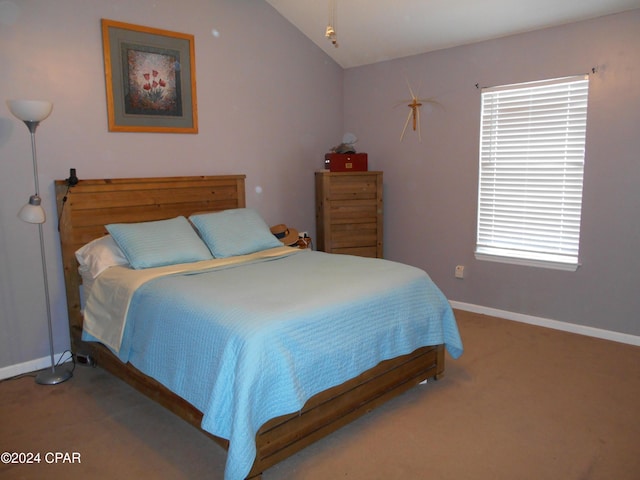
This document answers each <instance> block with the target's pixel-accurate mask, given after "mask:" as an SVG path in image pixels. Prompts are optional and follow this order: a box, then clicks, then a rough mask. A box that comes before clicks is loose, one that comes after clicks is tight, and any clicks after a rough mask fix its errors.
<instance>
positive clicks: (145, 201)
mask: <svg viewBox="0 0 640 480" xmlns="http://www.w3.org/2000/svg"><path fill="white" fill-rule="evenodd" d="M244 180H245V175H222V176H201V177H157V178H114V179H100V180H80V181H79V182H78V184H77V185H75V186H73V187H69V186H68V185H67V182H66V180H56V182H55V189H56V204H57V207H58V216H59V217H60V223H59V230H60V244H61V246H62V264H63V268H64V280H65V285H66V291H67V308H68V311H69V327H70V333H71V341H72V347H73V345H74V344H76V343H78V342H79V340H80V334H81V332H82V314H81V312H80V284H81V278H80V274H79V273H78V262H77V260H76V257H75V252H76V250H77V249H78V248H80V247H81V246H83V245H84V244H86V243H88V242H90V241H91V240H93V239H95V238H99V237H101V236H102V235H105V234H106V233H107V230H106V229H105V225H108V224H110V223H131V222H147V221H152V220H162V219H166V218H173V217H177V216H178V215H184V216H185V217H188V216H189V215H191V214H192V213H195V212H200V211H219V210H226V209H229V208H243V207H245V190H244Z"/></svg>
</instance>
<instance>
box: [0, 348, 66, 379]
mask: <svg viewBox="0 0 640 480" xmlns="http://www.w3.org/2000/svg"><path fill="white" fill-rule="evenodd" d="M63 355H67V356H69V352H68V351H67V352H63V353H58V354H56V355H54V356H53V359H54V360H55V362H56V363H58V362H59V361H60V358H61V357H62V356H63ZM69 361H71V357H70V356H69V359H68V360H66V361H65V362H63V363H66V362H69ZM50 366H51V356H49V355H47V356H46V357H42V358H36V359H34V360H29V361H28V362H24V363H18V364H16V365H9V366H8V367H3V368H0V380H4V379H5V378H11V377H15V376H16V375H22V374H23V373H30V372H35V371H38V370H42V369H43V368H47V367H50Z"/></svg>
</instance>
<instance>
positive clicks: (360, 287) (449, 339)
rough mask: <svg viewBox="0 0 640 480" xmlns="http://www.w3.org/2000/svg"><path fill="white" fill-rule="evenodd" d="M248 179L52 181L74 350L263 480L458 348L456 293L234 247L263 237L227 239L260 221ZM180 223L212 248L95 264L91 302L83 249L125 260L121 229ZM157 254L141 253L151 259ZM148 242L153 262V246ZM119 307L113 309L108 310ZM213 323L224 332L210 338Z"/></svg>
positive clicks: (230, 468)
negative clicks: (114, 247)
mask: <svg viewBox="0 0 640 480" xmlns="http://www.w3.org/2000/svg"><path fill="white" fill-rule="evenodd" d="M244 180H245V177H244V175H223V176H197V177H162V178H134V179H98V180H81V181H80V182H79V183H78V184H77V185H75V186H72V187H70V186H68V185H67V183H66V181H63V180H59V181H56V182H55V189H56V197H57V206H58V213H59V222H60V223H59V227H60V228H59V229H60V240H61V248H62V260H63V267H64V277H65V284H66V293H67V306H68V312H69V326H70V334H71V342H72V349H73V351H74V352H76V353H83V354H85V355H89V356H90V357H91V358H92V359H94V360H95V361H96V362H97V364H98V365H99V366H101V367H102V368H104V369H105V370H107V371H109V372H111V373H112V374H114V375H116V376H117V377H120V378H121V379H123V380H124V381H126V382H127V383H129V384H131V385H132V386H134V387H135V388H137V389H138V390H140V391H141V392H142V393H144V394H146V395H147V396H149V397H150V398H151V399H153V400H155V401H157V402H158V403H160V404H161V405H163V406H165V407H166V408H168V409H169V410H171V411H172V412H174V413H175V414H177V415H179V416H180V417H182V418H183V419H185V420H186V421H187V422H189V423H191V424H192V425H194V426H195V427H197V428H199V429H201V430H202V431H203V432H205V433H206V434H207V435H209V436H210V437H211V438H212V439H213V440H215V441H216V442H217V443H219V444H220V445H222V446H223V447H224V448H226V449H227V450H228V460H227V465H226V468H225V478H226V479H229V480H235V479H238V478H259V477H260V476H261V474H262V472H263V471H264V470H265V469H267V468H269V467H270V466H272V465H274V464H276V463H277V462H279V461H281V460H283V459H284V458H286V457H288V456H290V455H292V454H293V453H295V452H296V451H298V450H300V449H302V448H304V447H305V446H307V445H309V444H310V443H312V442H314V441H316V440H318V439H320V438H322V437H324V436H326V435H327V434H329V433H331V432H332V431H334V430H336V429H337V428H340V427H341V426H343V425H345V424H347V423H349V422H351V421H352V420H354V419H356V418H358V417H359V416H361V415H363V414H365V413H366V412H368V411H370V410H371V409H373V408H375V407H376V406H378V405H380V404H382V403H384V402H386V401H387V400H389V399H390V398H393V397H394V396H396V395H399V394H400V393H402V392H404V391H406V390H407V389H409V388H411V387H413V386H414V385H416V384H418V383H421V382H423V381H424V380H426V379H429V378H434V379H437V378H439V377H441V376H442V375H443V374H444V358H445V355H444V352H445V345H446V348H447V349H448V350H449V352H450V353H451V355H452V356H454V357H457V356H459V355H460V354H461V353H462V343H461V341H460V337H459V334H458V330H457V327H456V325H455V319H454V318H453V313H452V311H451V308H450V307H449V305H448V302H446V299H445V298H444V296H443V295H442V293H441V292H440V291H439V290H438V289H437V287H435V285H433V284H432V282H431V280H430V279H428V276H427V275H426V274H425V273H424V272H422V271H420V270H418V269H414V268H413V267H408V266H402V265H400V264H396V263H395V262H388V261H386V260H381V259H365V258H362V257H351V256H339V255H335V254H326V253H323V252H314V251H311V250H300V249H295V248H292V247H284V246H281V245H280V244H279V243H278V242H277V241H276V242H275V244H272V243H269V240H268V239H266V238H264V239H263V240H264V242H266V243H265V244H264V246H263V247H261V248H259V249H258V250H257V251H249V250H251V249H249V250H247V251H243V250H240V251H236V250H235V249H236V247H237V246H238V245H244V243H246V242H249V243H250V244H252V246H253V244H254V243H255V242H256V241H257V240H256V239H257V238H261V237H260V235H259V234H256V235H251V236H250V239H243V237H242V235H241V234H238V235H236V237H233V238H234V241H233V242H231V241H227V242H226V243H221V242H220V240H219V237H216V235H217V233H216V232H219V231H220V230H221V228H220V226H221V225H224V226H225V227H228V228H225V231H228V232H235V233H237V232H236V230H234V227H235V224H234V223H233V222H237V221H238V220H237V219H238V218H240V219H241V220H243V221H244V220H245V219H246V218H250V219H253V217H252V216H251V215H255V212H253V211H252V210H251V209H247V208H246V205H245V192H244ZM213 212H216V213H213ZM233 215H236V216H233ZM237 215H241V216H240V217H238V216H237ZM247 215H249V217H247ZM177 218H185V219H189V220H190V222H191V224H190V225H189V228H192V227H195V228H194V230H195V231H197V232H198V234H199V235H198V237H199V238H200V239H202V240H203V241H205V243H206V242H207V241H208V242H209V243H208V244H207V247H209V250H211V251H212V252H215V255H211V257H212V258H209V257H206V253H205V254H203V255H205V257H202V258H201V257H197V258H195V259H192V258H189V259H186V260H185V259H184V258H182V259H181V260H180V261H171V262H168V264H167V265H164V264H160V265H159V264H153V263H152V264H148V265H147V264H142V265H135V268H131V265H134V261H131V265H127V264H125V263H126V262H123V264H122V265H114V266H113V267H112V268H109V269H107V270H106V271H104V273H100V274H99V276H97V278H96V280H95V283H93V282H92V286H91V295H89V296H88V298H87V296H86V295H83V297H84V298H81V294H82V292H83V285H82V283H83V280H82V276H81V275H80V273H79V268H78V267H79V264H78V258H77V257H76V252H77V251H78V250H79V249H80V248H81V247H83V246H86V245H87V244H89V243H91V242H93V241H96V239H101V240H103V239H106V238H107V237H113V238H114V239H116V240H117V242H118V245H119V246H123V250H124V251H125V252H126V253H127V255H126V256H127V257H130V256H131V252H130V251H129V250H128V249H127V248H124V247H126V240H123V239H122V232H123V231H124V232H125V233H126V234H127V235H129V233H130V232H131V231H132V228H133V229H135V228H137V226H142V227H146V226H147V225H152V224H162V225H163V228H165V227H166V225H167V224H169V223H170V224H171V225H174V224H175V219H177ZM221 219H224V223H222V224H221V223H220V222H221V221H222V220H221ZM185 221H186V220H185ZM251 221H253V220H251ZM259 221H260V220H259V219H258V220H256V222H257V224H259ZM216 222H217V223H216ZM229 222H230V223H229ZM183 223H184V221H182V223H180V228H181V229H182V228H183V227H184V225H182V224H183ZM172 228H173V227H172ZM209 235H213V237H210V236H209ZM125 237H126V235H125ZM235 239H238V240H237V241H235ZM101 240H100V241H101ZM122 242H125V245H123V244H122ZM186 243H188V242H186ZM180 244H182V242H180ZM154 248H155V247H154ZM225 248H228V249H227V250H225ZM229 248H230V250H229ZM253 250H255V248H253ZM149 251H150V250H149V249H148V248H147V249H145V250H144V251H142V252H141V255H142V257H143V258H144V259H147V258H148V254H149ZM151 252H152V256H153V255H155V258H152V262H153V261H156V262H157V257H158V255H159V254H157V253H158V252H155V250H153V249H151ZM162 258H164V257H162ZM182 260H185V261H184V262H183V261H182ZM137 261H138V258H136V259H135V262H137ZM147 267H149V268H147ZM361 270H362V271H366V272H374V273H371V274H366V275H363V274H362V273H358V272H360V271H361ZM301 271H304V272H310V271H311V272H314V274H313V275H306V276H301V275H300V273H299V272H301ZM336 271H339V275H337V277H339V278H340V280H338V279H337V277H336V281H335V282H332V281H326V278H325V277H324V276H323V275H325V274H334V273H335V272H336ZM364 277H370V278H369V279H367V280H366V281H365V280H364ZM121 278H126V279H127V280H126V281H124V282H122V281H121ZM305 278H306V279H305ZM383 279H384V281H383ZM85 282H87V277H86V275H85ZM204 282H212V283H211V284H207V286H205V284H204ZM368 282H371V283H368ZM389 283H390V284H391V288H389V286H388V284H389ZM123 284H127V285H131V286H130V287H127V289H124V287H122V285H123ZM405 284H406V285H405ZM110 285H111V286H112V285H117V291H118V292H122V291H126V292H127V294H126V295H128V296H126V295H125V296H126V298H128V300H127V303H126V308H123V307H122V305H120V302H113V301H112V299H113V298H115V297H116V296H117V295H114V294H113V293H112V290H109V288H111V286H110ZM212 285H215V287H212ZM85 286H88V285H85ZM198 292H199V293H200V295H199V296H197V294H198ZM424 292H428V295H424V294H423V293H424ZM172 295H173V296H172ZM203 297H207V298H206V299H205V298H203ZM423 297H428V299H425V298H423ZM118 298H120V297H118ZM100 299H102V301H101V300H100ZM105 299H106V300H105ZM205 300H206V302H205ZM116 303H118V305H120V306H119V307H116V311H117V312H120V311H121V312H122V320H123V323H122V325H120V324H118V328H115V330H114V329H113V325H111V326H110V327H109V328H110V329H111V330H109V331H108V332H107V333H105V332H104V331H103V330H100V328H101V327H100V325H103V324H101V323H100V322H99V321H98V320H96V318H98V317H100V315H99V314H97V313H96V312H100V311H101V310H100V308H97V307H95V305H97V304H99V305H102V304H104V305H107V306H109V304H113V305H115V304H116ZM123 304H124V303H123ZM113 305H111V307H113ZM118 308H120V310H118ZM214 311H215V313H212V312H214ZM103 313H104V312H103ZM119 315H120V313H118V315H116V314H115V313H114V311H112V310H109V311H106V313H104V316H105V318H107V319H112V318H116V317H118V316H119ZM426 316H428V317H429V318H428V320H429V321H428V322H426V321H424V320H426V319H425V318H422V317H426ZM85 317H86V318H85ZM212 317H215V318H216V322H217V323H219V324H221V325H222V326H220V325H218V326H217V327H216V328H222V330H216V331H215V333H211V332H210V330H209V329H210V327H209V324H210V323H211V322H212ZM413 317H416V318H418V317H420V318H421V319H422V320H421V321H414V319H413ZM116 323H117V322H116ZM96 325H97V327H96ZM374 325H377V326H376V327H375V328H374ZM134 326H135V328H134ZM205 327H206V328H205ZM380 329H382V330H381V331H382V333H380V332H379V331H377V330H380ZM238 331H242V332H243V333H242V335H243V336H242V337H241V340H236V335H239V334H238V333H237V332H238ZM114 332H115V333H114ZM256 332H260V334H259V335H258V334H257V333H256ZM109 335H111V336H109ZM239 338H240V337H239ZM97 340H100V341H97ZM249 344H250V345H251V348H252V350H249V349H248V347H247V345H249ZM317 350H319V351H317ZM172 352H173V353H172ZM185 352H186V353H185ZM171 355H173V356H171ZM201 359H206V362H202V361H200V360H201ZM196 363H197V365H196ZM177 364H181V365H177ZM185 372H189V373H185ZM211 372H215V373H211ZM240 379H243V380H242V381H241V380H240ZM244 379H246V380H244Z"/></svg>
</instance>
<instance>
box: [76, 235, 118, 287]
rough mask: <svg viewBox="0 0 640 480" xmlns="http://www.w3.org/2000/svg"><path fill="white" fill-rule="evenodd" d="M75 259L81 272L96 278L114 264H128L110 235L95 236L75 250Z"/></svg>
mask: <svg viewBox="0 0 640 480" xmlns="http://www.w3.org/2000/svg"><path fill="white" fill-rule="evenodd" d="M76 259H78V263H79V264H80V267H79V270H81V273H83V275H84V274H85V273H87V274H88V275H89V276H90V277H91V278H96V277H97V276H98V275H100V274H101V273H102V272H103V271H105V270H106V269H107V268H109V267H113V266H114V265H129V261H128V260H127V258H126V257H125V256H124V253H122V250H120V247H118V245H116V242H115V241H114V240H113V238H112V237H111V235H105V236H104V237H100V238H96V239H95V240H92V241H90V242H89V243H87V244H86V245H85V246H83V247H81V248H79V249H78V250H76Z"/></svg>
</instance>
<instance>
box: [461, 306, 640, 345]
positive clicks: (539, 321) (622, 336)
mask: <svg viewBox="0 0 640 480" xmlns="http://www.w3.org/2000/svg"><path fill="white" fill-rule="evenodd" d="M449 303H450V304H451V306H452V307H453V308H457V309H459V310H465V311H467V312H473V313H482V314H485V315H490V316H492V317H500V318H504V319H506V320H514V321H516V322H522V323H528V324H531V325H537V326H540V327H547V328H552V329H554V330H562V331H564V332H571V333H577V334H580V335H587V336H589V337H596V338H602V339H604V340H612V341H614V342H620V343H627V344H629V345H635V346H640V336H637V335H630V334H628V333H620V332H613V331H611V330H604V329H601V328H594V327H587V326H584V325H577V324H575V323H567V322H561V321H559V320H550V319H548V318H541V317H534V316H531V315H524V314H521V313H515V312H509V311H506V310H498V309H496V308H490V307H483V306H480V305H473V304H471V303H464V302H457V301H455V300H452V301H450V302H449Z"/></svg>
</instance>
